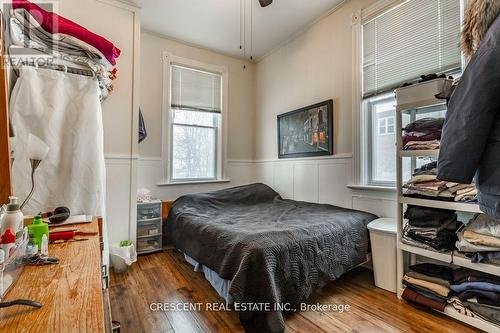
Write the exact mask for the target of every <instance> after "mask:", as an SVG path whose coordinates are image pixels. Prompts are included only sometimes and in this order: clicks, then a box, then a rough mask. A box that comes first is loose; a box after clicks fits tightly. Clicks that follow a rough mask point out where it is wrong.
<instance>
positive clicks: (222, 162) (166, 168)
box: [158, 52, 229, 185]
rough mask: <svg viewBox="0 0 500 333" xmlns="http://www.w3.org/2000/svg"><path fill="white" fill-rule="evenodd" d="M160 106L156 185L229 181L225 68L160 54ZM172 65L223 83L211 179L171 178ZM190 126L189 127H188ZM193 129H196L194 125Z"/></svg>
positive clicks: (226, 72)
mask: <svg viewBox="0 0 500 333" xmlns="http://www.w3.org/2000/svg"><path fill="white" fill-rule="evenodd" d="M162 60H163V87H162V89H163V91H162V93H163V103H162V104H163V105H162V154H161V155H162V171H163V172H162V179H161V181H160V183H158V185H182V184H200V183H214V182H228V181H229V179H227V178H226V177H225V176H226V173H225V172H226V163H227V159H226V156H227V140H226V138H227V121H226V120H227V107H228V70H227V68H226V67H224V66H217V65H213V64H207V63H202V62H199V61H195V60H192V59H188V58H183V57H178V56H174V55H172V54H170V53H169V52H163V54H162ZM172 65H177V66H182V67H186V68H189V69H193V70H200V71H203V72H209V73H216V74H220V75H221V80H222V89H221V93H222V105H221V108H222V110H221V113H220V119H219V126H218V127H217V130H216V133H215V136H216V146H215V152H216V158H215V177H213V178H192V179H189V178H180V179H174V178H173V158H172V154H173V128H174V126H175V123H174V120H173V109H172V107H171V91H172V87H171V82H172V70H171V67H172ZM189 126H191V125H189ZM193 127H197V126H194V125H193Z"/></svg>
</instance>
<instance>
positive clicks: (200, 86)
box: [170, 65, 222, 181]
mask: <svg viewBox="0 0 500 333" xmlns="http://www.w3.org/2000/svg"><path fill="white" fill-rule="evenodd" d="M221 84H222V75H221V74H215V73H210V72H205V71H200V70H198V69H193V68H187V67H182V66H178V65H172V66H171V112H172V115H171V119H172V122H171V126H172V127H171V133H172V134H171V135H172V142H171V144H172V146H171V152H172V156H171V159H170V162H171V180H173V181H190V180H193V181H196V180H203V179H216V178H217V175H218V171H219V163H218V151H219V149H220V147H219V144H220V126H221V121H222V119H221V118H222V114H221V105H222V88H221Z"/></svg>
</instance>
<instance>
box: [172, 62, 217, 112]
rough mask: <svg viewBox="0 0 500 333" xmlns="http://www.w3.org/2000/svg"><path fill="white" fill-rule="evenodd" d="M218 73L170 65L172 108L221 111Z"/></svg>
mask: <svg viewBox="0 0 500 333" xmlns="http://www.w3.org/2000/svg"><path fill="white" fill-rule="evenodd" d="M221 82H222V76H221V75H220V74H215V73H209V72H204V71H200V70H196V69H192V68H186V67H182V66H177V65H173V66H172V95H171V104H172V108H175V109H183V110H191V111H202V112H214V113H221V104H222V101H221V89H222V88H221Z"/></svg>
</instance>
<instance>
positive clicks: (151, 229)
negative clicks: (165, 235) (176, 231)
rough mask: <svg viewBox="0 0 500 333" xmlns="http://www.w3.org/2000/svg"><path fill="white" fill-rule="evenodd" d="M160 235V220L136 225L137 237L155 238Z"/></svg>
mask: <svg viewBox="0 0 500 333" xmlns="http://www.w3.org/2000/svg"><path fill="white" fill-rule="evenodd" d="M160 234H161V218H160V217H159V218H157V219H152V220H146V221H141V222H139V223H137V237H148V236H156V235H160Z"/></svg>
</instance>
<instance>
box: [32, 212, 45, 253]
mask: <svg viewBox="0 0 500 333" xmlns="http://www.w3.org/2000/svg"><path fill="white" fill-rule="evenodd" d="M28 233H29V235H30V242H31V243H33V244H34V245H36V246H37V247H38V248H39V249H41V247H42V237H43V235H46V236H47V237H49V225H48V224H47V223H45V222H43V221H42V218H41V217H40V216H35V220H34V221H33V224H32V225H29V226H28Z"/></svg>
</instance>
